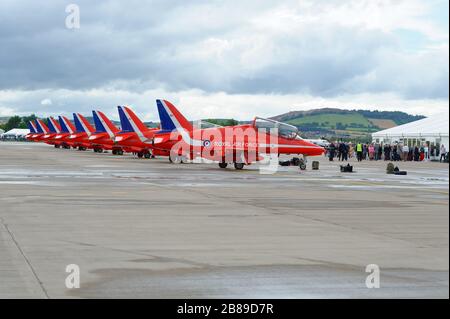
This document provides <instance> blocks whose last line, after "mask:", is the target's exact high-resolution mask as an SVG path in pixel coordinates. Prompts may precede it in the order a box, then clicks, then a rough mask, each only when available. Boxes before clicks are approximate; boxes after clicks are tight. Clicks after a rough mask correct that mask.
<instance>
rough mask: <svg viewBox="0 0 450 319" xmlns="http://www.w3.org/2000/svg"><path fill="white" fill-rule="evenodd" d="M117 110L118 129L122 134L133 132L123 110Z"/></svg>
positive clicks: (119, 108) (119, 107)
mask: <svg viewBox="0 0 450 319" xmlns="http://www.w3.org/2000/svg"><path fill="white" fill-rule="evenodd" d="M117 108H118V110H119V118H120V127H121V128H122V132H134V130H133V126H131V123H130V121H128V119H127V116H126V115H125V112H124V110H123V109H122V107H121V106H118V107H117Z"/></svg>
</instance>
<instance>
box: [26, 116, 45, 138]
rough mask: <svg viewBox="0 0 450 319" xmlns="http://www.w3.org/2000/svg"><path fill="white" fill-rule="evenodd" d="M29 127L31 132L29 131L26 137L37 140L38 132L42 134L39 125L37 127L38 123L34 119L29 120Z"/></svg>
mask: <svg viewBox="0 0 450 319" xmlns="http://www.w3.org/2000/svg"><path fill="white" fill-rule="evenodd" d="M28 129H29V130H30V133H28V134H27V135H26V136H25V138H26V139H27V140H29V141H32V142H35V141H36V137H37V136H38V134H41V133H39V132H38V131H37V127H36V123H34V122H33V121H29V122H28Z"/></svg>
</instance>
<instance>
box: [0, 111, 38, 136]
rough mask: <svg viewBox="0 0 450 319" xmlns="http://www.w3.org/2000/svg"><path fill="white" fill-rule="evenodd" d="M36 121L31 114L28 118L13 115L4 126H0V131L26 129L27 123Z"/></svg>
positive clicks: (34, 116)
mask: <svg viewBox="0 0 450 319" xmlns="http://www.w3.org/2000/svg"><path fill="white" fill-rule="evenodd" d="M35 119H37V117H36V115H34V114H31V115H28V116H18V115H14V116H12V117H10V118H9V119H8V121H6V123H4V124H0V129H2V130H4V131H5V132H7V131H9V130H12V129H13V128H28V122H29V121H34V120H35Z"/></svg>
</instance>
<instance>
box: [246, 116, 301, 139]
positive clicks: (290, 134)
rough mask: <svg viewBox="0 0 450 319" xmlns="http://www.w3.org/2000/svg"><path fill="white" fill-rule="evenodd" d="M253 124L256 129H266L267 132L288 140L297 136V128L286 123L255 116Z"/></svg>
mask: <svg viewBox="0 0 450 319" xmlns="http://www.w3.org/2000/svg"><path fill="white" fill-rule="evenodd" d="M253 125H254V126H255V128H256V129H257V130H266V131H267V133H270V134H274V135H278V136H281V137H283V138H286V139H289V140H293V139H296V138H298V137H299V131H298V128H296V127H295V126H293V125H289V124H286V123H282V122H278V121H274V120H270V119H264V118H261V117H257V118H255V121H254V124H253Z"/></svg>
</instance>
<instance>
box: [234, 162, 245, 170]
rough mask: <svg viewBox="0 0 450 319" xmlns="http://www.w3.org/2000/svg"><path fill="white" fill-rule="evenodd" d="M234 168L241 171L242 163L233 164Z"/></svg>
mask: <svg viewBox="0 0 450 319" xmlns="http://www.w3.org/2000/svg"><path fill="white" fill-rule="evenodd" d="M234 168H235V169H237V170H241V169H243V168H244V163H234Z"/></svg>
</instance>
